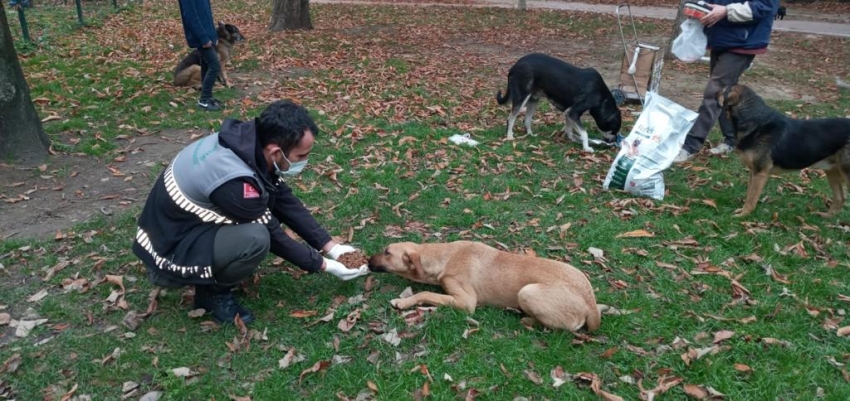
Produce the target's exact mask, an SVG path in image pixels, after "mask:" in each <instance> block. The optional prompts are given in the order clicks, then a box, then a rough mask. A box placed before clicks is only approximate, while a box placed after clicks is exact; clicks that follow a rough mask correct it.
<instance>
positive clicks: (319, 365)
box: [298, 361, 331, 384]
mask: <svg viewBox="0 0 850 401" xmlns="http://www.w3.org/2000/svg"><path fill="white" fill-rule="evenodd" d="M328 366H331V361H318V362H316V363H314V364H313V366H311V367H310V368H308V369H304V371H302V372H301V374H300V375H299V376H298V384H301V381H302V380H304V376H306V375H307V374H308V373H316V372H320V371H322V370H325V369H327V367H328Z"/></svg>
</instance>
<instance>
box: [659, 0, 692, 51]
mask: <svg viewBox="0 0 850 401" xmlns="http://www.w3.org/2000/svg"><path fill="white" fill-rule="evenodd" d="M686 2H687V0H680V1H679V12H678V13H676V20H675V21H673V31H672V32H671V33H670V40H668V41H667V45H666V46H665V48H664V60H673V59H675V58H676V56H674V55H673V51H672V48H673V40H675V39H676V36H679V31H681V29H679V25H682V21H684V20H685V14H684V12H683V11H684V9H685V3H686Z"/></svg>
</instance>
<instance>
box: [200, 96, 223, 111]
mask: <svg viewBox="0 0 850 401" xmlns="http://www.w3.org/2000/svg"><path fill="white" fill-rule="evenodd" d="M198 107H199V108H201V109H204V110H206V111H219V110H221V102H219V101H218V100H215V99H204V100H198Z"/></svg>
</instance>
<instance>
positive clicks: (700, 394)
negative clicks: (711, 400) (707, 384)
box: [683, 384, 708, 400]
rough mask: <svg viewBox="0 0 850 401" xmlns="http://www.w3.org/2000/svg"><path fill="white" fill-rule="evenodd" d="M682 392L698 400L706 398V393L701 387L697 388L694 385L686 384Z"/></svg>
mask: <svg viewBox="0 0 850 401" xmlns="http://www.w3.org/2000/svg"><path fill="white" fill-rule="evenodd" d="M683 390H684V391H685V394H687V395H688V396H690V397H693V398H696V399H698V400H704V399H706V398H708V391H707V390H706V389H704V388H703V387H702V386H698V385H696V384H686V385H685V386H684V388H683Z"/></svg>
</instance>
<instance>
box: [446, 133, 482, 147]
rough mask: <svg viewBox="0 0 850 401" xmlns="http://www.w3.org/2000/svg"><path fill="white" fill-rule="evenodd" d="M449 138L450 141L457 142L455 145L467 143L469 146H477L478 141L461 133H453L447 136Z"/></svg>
mask: <svg viewBox="0 0 850 401" xmlns="http://www.w3.org/2000/svg"><path fill="white" fill-rule="evenodd" d="M449 140H450V141H452V143H454V144H457V145H469V146H477V145H478V141H476V140H475V139H472V138H470V137H469V134H463V135H460V134H454V135H452V136H451V137H449Z"/></svg>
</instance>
